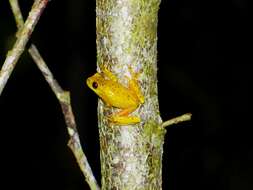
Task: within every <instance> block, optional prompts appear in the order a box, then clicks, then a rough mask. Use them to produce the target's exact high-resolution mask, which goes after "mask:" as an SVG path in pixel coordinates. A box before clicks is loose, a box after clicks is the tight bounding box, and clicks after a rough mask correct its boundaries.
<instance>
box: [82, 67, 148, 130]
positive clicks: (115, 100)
mask: <svg viewBox="0 0 253 190" xmlns="http://www.w3.org/2000/svg"><path fill="white" fill-rule="evenodd" d="M129 73H130V74H131V78H129V77H127V76H126V79H127V85H123V84H121V83H120V82H119V80H118V79H117V76H116V75H115V74H113V73H112V72H111V71H110V70H109V69H107V68H106V67H103V66H100V72H97V73H95V74H94V75H92V76H91V77H89V78H87V80H86V83H87V85H88V87H89V88H90V89H91V90H93V91H94V92H95V93H96V94H97V95H98V96H99V98H100V99H101V100H102V101H103V102H104V104H105V105H106V106H108V107H110V108H117V109H120V111H118V112H116V113H114V114H110V115H109V116H107V118H108V120H109V121H110V122H112V123H114V124H118V125H133V124H137V123H140V122H141V119H140V117H139V116H130V114H131V113H132V112H134V111H135V110H136V109H137V108H138V107H139V106H141V105H142V104H143V103H144V96H143V94H142V92H141V89H140V87H139V84H138V76H139V73H138V72H136V73H134V72H133V70H132V69H131V68H130V67H129Z"/></svg>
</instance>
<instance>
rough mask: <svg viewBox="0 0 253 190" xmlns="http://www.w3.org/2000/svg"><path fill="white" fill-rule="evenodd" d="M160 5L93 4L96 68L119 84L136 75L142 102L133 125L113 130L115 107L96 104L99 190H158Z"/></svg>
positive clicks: (116, 0) (155, 0)
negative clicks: (111, 116)
mask: <svg viewBox="0 0 253 190" xmlns="http://www.w3.org/2000/svg"><path fill="white" fill-rule="evenodd" d="M159 4H160V0H97V2H96V14H97V17H96V28H97V66H98V71H100V69H99V67H100V66H104V67H106V68H108V69H109V70H110V71H111V72H113V73H114V74H115V75H116V76H117V78H118V80H119V82H120V83H121V84H122V85H126V86H127V80H126V76H127V77H129V78H131V72H129V66H130V67H131V69H132V70H133V71H134V72H136V73H139V76H138V83H139V85H140V88H141V91H142V93H143V95H144V97H145V102H144V104H142V105H141V106H140V107H139V108H138V109H137V110H136V111H134V113H132V115H134V116H136V115H137V116H140V118H141V122H140V123H138V124H135V125H127V126H122V125H115V124H112V123H110V122H109V121H108V115H110V114H112V113H115V112H118V111H119V110H118V109H116V108H111V107H108V106H106V105H105V104H104V103H103V102H102V101H101V100H99V103H98V119H99V134H100V149H101V150H100V158H101V172H102V189H103V190H109V189H110V190H121V189H124V190H160V189H162V154H163V143H164V135H165V129H164V128H163V127H162V120H161V117H160V113H159V105H158V94H157V21H158V9H159Z"/></svg>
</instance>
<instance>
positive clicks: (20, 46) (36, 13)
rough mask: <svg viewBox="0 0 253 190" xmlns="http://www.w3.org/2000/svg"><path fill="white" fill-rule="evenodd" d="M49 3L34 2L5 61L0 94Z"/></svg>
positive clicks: (41, 0)
mask: <svg viewBox="0 0 253 190" xmlns="http://www.w3.org/2000/svg"><path fill="white" fill-rule="evenodd" d="M47 3H48V0H35V1H34V4H33V6H32V9H31V11H30V13H29V15H28V18H27V20H26V22H25V24H24V26H23V27H22V28H21V31H19V36H18V38H17V40H16V42H15V44H14V46H13V48H12V50H10V51H9V52H8V53H7V57H6V59H5V61H4V64H3V66H2V69H1V71H0V95H1V94H2V91H3V89H4V87H5V85H6V83H7V81H8V79H9V77H10V75H11V73H12V71H13V69H14V67H15V66H16V63H17V61H18V59H19V57H20V56H21V54H22V53H23V51H24V49H25V46H26V44H27V42H28V40H29V38H30V36H31V34H32V32H33V30H34V28H35V25H36V24H37V22H38V20H39V18H40V15H41V14H42V12H43V10H44V8H45V7H46V5H47Z"/></svg>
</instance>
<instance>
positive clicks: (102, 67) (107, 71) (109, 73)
mask: <svg viewBox="0 0 253 190" xmlns="http://www.w3.org/2000/svg"><path fill="white" fill-rule="evenodd" d="M100 69H101V72H102V74H104V75H105V76H106V77H107V78H109V79H110V80H112V81H117V80H118V79H117V77H116V75H114V74H113V73H112V72H111V71H109V70H108V69H107V68H106V67H104V66H103V65H101V66H100Z"/></svg>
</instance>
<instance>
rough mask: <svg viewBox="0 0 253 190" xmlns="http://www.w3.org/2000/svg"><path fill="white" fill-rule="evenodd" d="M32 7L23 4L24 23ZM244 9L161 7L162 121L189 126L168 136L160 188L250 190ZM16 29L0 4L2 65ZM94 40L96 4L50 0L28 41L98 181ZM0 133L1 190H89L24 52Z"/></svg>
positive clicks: (53, 104) (216, 4) (4, 101)
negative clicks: (68, 112)
mask: <svg viewBox="0 0 253 190" xmlns="http://www.w3.org/2000/svg"><path fill="white" fill-rule="evenodd" d="M32 2H33V1H31V0H30V1H20V5H21V8H22V11H23V14H24V15H25V16H27V15H28V12H29V9H30V6H31V5H32ZM249 12H250V10H249V7H248V1H246V0H227V1H225V0H219V1H218V0H214V1H201V0H163V1H162V3H161V7H160V12H159V27H158V68H159V70H158V78H159V83H158V87H159V101H160V110H161V115H162V118H163V119H164V120H166V119H169V118H172V117H174V116H178V115H180V114H183V113H186V112H192V113H193V118H192V121H190V122H185V123H182V124H179V125H176V126H173V127H171V128H169V129H168V132H167V134H166V142H165V145H164V157H163V187H164V189H165V190H167V189H169V190H181V189H182V190H183V189H186V188H187V189H201V190H203V189H205V190H209V189H210V190H211V189H212V190H214V189H215V190H219V189H222V190H227V189H228V190H250V189H253V180H252V178H253V146H252V143H251V141H252V140H251V138H252V132H251V128H252V127H253V126H252V112H251V109H252V93H251V87H252V76H251V75H252V69H251V64H252V58H251V57H252V56H251V54H252V53H251V51H252V50H251V49H252V48H251V46H252V40H251V35H252V30H251V26H252V20H250V19H249ZM15 31H16V26H15V21H14V18H13V16H12V12H11V10H10V8H9V5H8V1H7V0H5V1H0V63H1V64H2V63H3V62H4V59H5V54H6V53H7V51H8V50H9V49H10V48H11V47H12V45H13V42H14V41H15ZM95 40H96V34H95V1H94V0H87V1H83V0H75V1H67V0H61V1H60V0H52V1H51V2H50V3H49V4H48V7H47V8H46V10H45V12H44V13H43V15H42V17H41V19H40V21H39V23H38V25H37V26H36V28H35V31H34V33H33V35H32V39H31V41H33V42H34V43H35V44H36V46H37V47H38V49H39V50H40V52H41V54H42V55H43V57H44V59H45V60H46V62H47V64H48V66H49V67H50V69H51V71H52V72H53V73H54V75H55V77H56V79H57V80H58V82H59V83H60V85H61V86H62V87H63V88H64V89H67V90H70V92H71V96H72V104H73V109H74V113H75V116H76V121H77V124H78V129H79V131H80V136H81V140H82V144H83V148H84V151H85V152H86V154H87V156H88V159H89V162H90V164H91V166H92V168H93V170H94V173H95V175H96V177H97V179H100V166H99V162H100V161H99V141H98V129H97V124H96V104H97V96H96V95H95V94H94V93H93V92H92V91H91V90H89V89H88V88H87V86H86V85H85V79H86V78H87V77H88V76H90V75H92V74H93V73H94V72H95V70H96V44H95ZM0 130H1V131H0V135H1V137H0V150H1V154H0V155H1V158H2V159H3V161H1V162H0V168H1V169H0V173H1V176H2V177H1V183H0V184H1V187H0V188H1V189H12V188H17V187H19V188H24V189H36V190H40V189H41V190H42V189H43V190H44V189H61V190H70V189H71V190H74V189H76V190H77V189H88V186H87V184H86V183H85V181H84V178H83V176H82V173H81V172H80V171H79V168H78V166H77V164H76V162H75V159H74V157H73V155H72V153H71V152H70V150H69V149H68V148H67V146H66V144H67V141H68V135H67V131H66V126H65V123H64V119H63V116H62V113H61V109H60V106H59V104H58V102H57V100H56V98H55V96H54V94H53V93H52V92H51V89H50V88H49V86H48V84H47V83H46V81H45V80H44V78H43V77H42V75H41V73H40V71H39V70H38V69H37V67H36V65H35V64H34V63H33V61H32V60H31V58H30V57H29V55H28V54H27V52H26V53H24V54H23V55H22V57H21V59H20V61H19V62H18V64H17V67H16V68H15V70H14V72H13V73H12V75H11V77H10V79H9V81H8V84H7V86H6V87H5V89H4V91H3V93H2V95H1V97H0ZM2 159H1V160H2ZM4 185H7V186H6V187H5V186H4Z"/></svg>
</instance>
